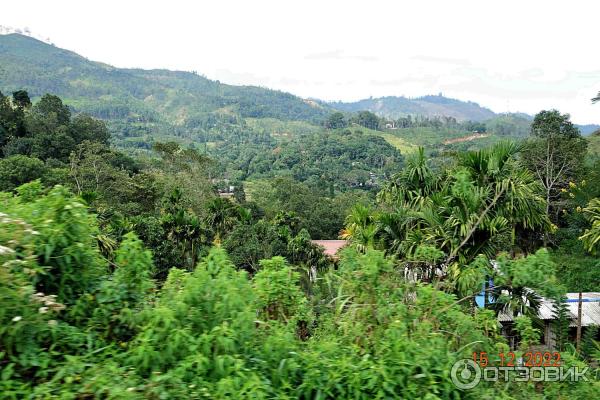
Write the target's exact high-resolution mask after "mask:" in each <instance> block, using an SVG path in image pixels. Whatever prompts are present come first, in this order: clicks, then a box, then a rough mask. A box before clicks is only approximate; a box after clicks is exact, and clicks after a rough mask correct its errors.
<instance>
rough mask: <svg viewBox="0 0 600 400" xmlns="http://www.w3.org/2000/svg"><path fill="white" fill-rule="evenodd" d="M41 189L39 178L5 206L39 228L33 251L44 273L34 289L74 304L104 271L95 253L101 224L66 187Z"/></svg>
mask: <svg viewBox="0 0 600 400" xmlns="http://www.w3.org/2000/svg"><path fill="white" fill-rule="evenodd" d="M41 190H42V189H41V184H40V183H39V181H36V182H32V183H30V184H26V185H23V186H21V187H19V188H18V189H17V191H18V192H19V195H18V196H15V197H12V198H6V197H5V198H4V199H2V208H3V209H4V210H5V212H6V213H7V214H8V215H9V216H11V217H13V218H20V219H23V220H24V221H26V222H27V223H28V224H30V225H31V227H32V228H31V229H32V230H33V231H34V232H36V234H35V241H34V243H35V246H34V249H33V252H34V255H35V257H36V258H37V263H38V264H39V265H40V266H41V268H42V269H43V271H44V272H43V273H40V274H36V276H35V279H34V280H33V284H34V285H35V287H36V289H37V290H38V291H40V292H42V293H44V294H45V295H56V296H57V299H58V301H60V302H62V303H66V304H70V303H72V302H74V301H75V299H76V298H77V297H78V296H79V295H81V294H82V293H83V292H84V291H86V290H88V289H89V288H91V287H92V286H93V285H95V284H96V283H97V280H98V279H99V278H100V277H101V276H102V275H103V273H104V271H105V264H104V261H103V260H102V259H101V257H99V255H98V253H97V245H96V240H95V235H96V234H97V232H98V230H97V229H98V228H97V224H96V222H95V219H94V217H93V216H91V215H89V214H88V213H87V210H86V207H85V205H84V204H83V203H82V202H81V201H80V200H78V199H77V198H75V197H73V196H72V195H71V194H70V193H69V191H68V190H67V189H66V188H64V187H61V186H57V187H55V188H53V189H52V190H50V191H49V192H48V194H46V195H40V192H41Z"/></svg>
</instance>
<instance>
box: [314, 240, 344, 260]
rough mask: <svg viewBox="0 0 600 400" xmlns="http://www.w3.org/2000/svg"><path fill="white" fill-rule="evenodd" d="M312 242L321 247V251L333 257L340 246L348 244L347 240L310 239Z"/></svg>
mask: <svg viewBox="0 0 600 400" xmlns="http://www.w3.org/2000/svg"><path fill="white" fill-rule="evenodd" d="M312 242H313V243H314V244H316V245H318V246H321V247H323V249H324V250H323V252H324V253H325V255H327V256H329V257H334V256H335V255H336V254H337V252H338V251H339V250H340V249H341V248H342V247H344V246H345V245H347V244H348V241H347V240H312Z"/></svg>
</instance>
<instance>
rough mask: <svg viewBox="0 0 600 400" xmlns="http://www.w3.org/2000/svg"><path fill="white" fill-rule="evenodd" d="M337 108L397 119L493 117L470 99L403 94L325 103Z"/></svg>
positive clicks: (482, 118) (465, 119) (491, 112)
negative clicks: (414, 116) (408, 116)
mask: <svg viewBox="0 0 600 400" xmlns="http://www.w3.org/2000/svg"><path fill="white" fill-rule="evenodd" d="M328 104H329V105H330V106H331V107H333V108H336V109H338V110H340V111H346V112H354V111H361V110H367V111H371V112H373V113H375V114H377V115H379V116H381V117H386V118H392V119H397V118H400V117H405V116H407V115H423V116H427V117H435V116H445V117H454V118H456V119H457V120H459V121H468V120H470V121H485V120H487V119H490V118H493V117H495V116H496V113H494V112H493V111H492V110H490V109H488V108H485V107H482V106H480V105H479V104H477V103H474V102H471V101H462V100H457V99H451V98H448V97H444V96H442V95H441V94H440V95H437V96H431V95H429V96H422V97H417V98H408V97H404V96H386V97H378V98H369V99H363V100H359V101H356V102H350V103H346V102H333V103H328Z"/></svg>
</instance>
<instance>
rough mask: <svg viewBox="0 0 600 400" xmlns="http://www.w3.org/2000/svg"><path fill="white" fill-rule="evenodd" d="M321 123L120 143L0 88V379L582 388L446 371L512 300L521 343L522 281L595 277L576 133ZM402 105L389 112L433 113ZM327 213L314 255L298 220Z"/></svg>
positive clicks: (598, 233)
mask: <svg viewBox="0 0 600 400" xmlns="http://www.w3.org/2000/svg"><path fill="white" fill-rule="evenodd" d="M331 121H337V123H338V124H341V125H333V126H332V125H330V126H328V128H329V129H327V130H325V131H323V130H317V131H314V130H313V128H311V127H310V126H306V125H302V124H299V125H298V124H297V125H286V126H293V127H294V129H295V134H294V135H293V137H288V138H285V139H277V141H276V143H273V142H272V140H273V139H272V138H271V137H270V135H264V136H263V137H262V138H261V136H260V135H258V136H257V137H253V136H252V135H250V134H247V136H246V139H245V140H246V142H245V143H246V144H247V145H248V146H246V147H241V146H239V147H240V150H239V151H241V152H242V151H243V152H250V150H249V149H252V151H253V152H254V153H253V155H252V157H246V156H244V155H243V154H242V153H235V151H236V146H234V145H233V143H240V142H239V141H238V142H236V141H235V140H234V139H233V138H234V137H235V134H233V133H231V132H229V133H228V132H227V131H226V130H224V131H222V132H220V133H219V134H221V135H223V138H222V139H223V140H222V141H223V147H220V148H219V149H218V151H216V152H212V153H211V152H208V151H202V150H206V149H202V147H199V148H185V147H182V146H181V145H179V144H177V143H174V142H155V143H154V144H153V145H152V149H150V150H149V151H148V152H145V153H144V154H143V155H141V156H138V157H133V158H132V157H131V156H128V155H126V154H124V153H122V152H121V151H119V150H117V149H115V148H113V147H111V146H110V145H109V136H108V130H107V128H106V127H105V125H104V123H103V122H102V121H99V120H96V119H94V118H92V117H89V116H86V115H84V114H77V115H72V111H71V109H70V108H69V107H67V106H65V105H64V104H63V102H62V100H61V99H60V98H58V97H56V96H53V95H45V96H43V97H42V98H41V99H40V100H38V101H34V102H33V104H32V101H31V100H30V99H29V96H28V94H27V92H24V91H17V92H15V93H13V94H12V96H4V95H0V142H1V143H2V147H1V151H2V153H1V156H2V158H1V159H0V185H1V190H3V191H4V192H3V193H0V210H1V212H2V214H0V274H1V276H2V279H1V280H0V304H1V305H2V306H1V307H0V320H1V324H0V326H1V327H2V328H1V330H0V374H1V376H2V380H1V381H0V391H1V392H2V394H3V397H4V398H23V397H29V398H50V397H60V398H86V397H98V398H305V399H324V398H361V399H371V398H391V397H401V398H428V399H433V398H516V399H521V398H522V399H525V398H527V399H531V398H560V397H562V398H594V393H598V391H599V390H600V387H599V383H598V382H597V381H596V380H594V378H593V377H592V375H593V374H590V376H589V378H590V379H591V381H590V382H581V383H579V384H571V383H568V382H545V383H544V384H543V385H538V384H536V385H534V384H532V383H531V382H520V383H519V382H514V383H512V384H511V385H509V386H506V385H505V384H504V383H500V382H499V383H497V384H491V383H481V384H480V385H479V386H477V387H476V388H475V389H473V390H469V391H464V390H461V389H458V388H457V387H456V386H455V385H454V384H453V383H452V381H451V378H450V376H449V370H450V369H451V367H452V365H453V364H454V363H455V362H456V361H458V360H460V359H463V358H470V357H471V354H472V353H473V352H474V351H478V352H479V351H485V352H487V353H488V354H490V355H491V356H490V357H495V356H494V355H496V354H498V353H500V352H502V351H508V343H507V341H506V339H505V338H504V337H503V336H502V335H500V331H499V327H498V322H497V320H496V316H497V313H499V312H504V313H511V314H512V315H514V316H515V317H517V316H519V318H518V321H517V322H518V323H517V324H516V326H515V329H516V331H517V334H518V335H519V336H520V337H521V339H522V340H521V344H520V346H519V348H518V349H517V350H516V351H517V352H518V354H521V353H522V352H525V351H527V350H528V349H529V348H530V346H531V345H533V344H534V343H535V338H536V337H539V334H540V331H539V326H538V323H539V321H537V317H536V312H535V311H536V304H538V302H539V298H537V297H536V296H545V297H548V298H555V299H560V298H561V296H563V295H564V292H565V291H566V290H570V291H574V290H597V289H598V287H600V275H599V274H598V273H597V271H598V270H599V265H598V259H597V258H595V257H594V256H593V255H592V253H593V252H594V251H596V250H597V249H598V247H599V246H600V225H599V223H600V220H599V218H598V215H599V213H600V203H599V201H598V198H599V196H600V174H599V173H598V171H600V168H598V162H599V161H598V157H597V156H594V153H590V156H589V157H588V158H582V157H577V156H576V155H577V154H580V153H578V152H581V151H585V147H586V146H587V143H588V141H586V140H585V139H583V138H582V137H581V136H580V135H579V132H578V131H577V129H576V128H575V127H573V125H572V124H571V123H570V121H569V119H568V116H566V115H562V114H560V113H558V112H556V111H547V112H542V113H540V114H538V116H536V119H535V120H534V124H533V126H534V128H533V130H532V134H531V136H530V138H529V139H528V140H527V141H525V142H522V143H520V144H515V143H511V142H499V143H496V144H495V145H494V146H492V147H489V148H486V149H482V150H473V151H464V152H459V153H458V154H456V155H454V156H452V155H451V154H446V156H445V157H443V158H439V157H438V158H432V157H434V156H435V154H432V152H431V151H429V152H426V151H425V150H424V149H423V148H415V149H413V150H412V154H411V155H410V156H408V157H407V159H406V160H405V159H404V157H403V156H401V155H400V153H399V152H398V151H397V150H395V149H393V148H392V147H391V146H390V145H389V144H388V143H387V142H386V140H387V139H386V140H384V137H382V136H380V135H381V134H385V132H384V131H383V130H378V129H385V128H381V127H380V126H365V125H369V124H370V123H371V122H370V121H374V119H373V118H372V116H370V115H367V114H363V115H362V116H361V115H356V116H351V117H350V118H349V119H347V118H346V116H344V115H342V118H341V119H340V118H339V116H338V117H335V118H332V119H331ZM245 123H247V124H248V126H249V128H250V129H252V131H254V132H256V131H259V130H260V129H263V128H265V124H268V126H271V127H272V126H273V125H276V124H277V122H276V121H269V120H265V121H252V120H250V121H249V122H245ZM418 123H419V124H421V125H425V126H411V127H406V128H402V129H429V128H431V125H432V124H436V123H437V122H435V121H434V120H427V121H425V120H420V122H418ZM445 124H446V125H445V129H451V128H450V125H453V126H455V129H477V130H482V131H483V129H484V128H485V127H482V126H477V127H475V128H473V127H472V126H471V127H468V128H467V125H463V123H459V122H456V121H453V120H451V119H448V120H446V122H445ZM373 128H374V129H373ZM442 128H444V127H443V126H441V127H438V128H434V129H442ZM238 132H241V131H238ZM298 138H301V139H302V140H300V139H298ZM282 142H285V143H286V145H285V146H282V145H281V143H282ZM272 146H275V147H272ZM274 149H277V150H276V151H274ZM230 153H233V154H234V155H230ZM428 153H429V156H428ZM244 154H246V153H244ZM534 155H536V156H535V157H534ZM549 160H550V161H551V162H552V164H551V166H548V165H544V163H548V162H549ZM561 163H562V164H561ZM561 165H567V166H568V168H567V167H563V168H561ZM402 166H404V167H402ZM540 171H545V172H544V173H545V174H546V175H544V174H543V173H541V172H540ZM232 172H235V174H236V175H235V176H232ZM548 176H550V177H551V178H550V180H549V179H548ZM229 179H231V181H230V180H229ZM234 180H235V182H236V185H235V188H233V191H232V192H231V193H230V191H229V190H225V189H224V187H227V189H230V188H228V186H230V182H233V181H234ZM548 182H552V185H551V186H549V185H548ZM219 191H221V195H219ZM223 191H225V192H226V193H227V197H223V196H222V193H223ZM374 192H378V193H377V196H376V198H375V197H374V196H373V194H374ZM342 228H343V230H342ZM340 231H341V235H342V236H343V237H345V238H346V239H348V240H349V241H350V244H351V245H350V246H349V247H348V248H347V249H346V250H344V252H343V254H342V255H341V259H340V260H339V262H334V261H333V260H331V259H329V258H327V257H325V256H324V254H323V253H322V249H321V248H319V247H317V246H315V245H314V244H312V243H311V237H312V238H335V237H337V235H338V233H339V232H340ZM492 262H494V263H492ZM493 265H495V267H493ZM490 278H491V279H493V281H494V283H495V286H494V287H493V290H489V296H486V297H489V302H488V304H487V307H485V308H478V307H475V306H474V301H473V299H474V296H475V295H476V294H478V293H479V292H480V291H481V288H482V285H483V283H484V282H485V281H487V280H488V279H490ZM533 291H535V292H533ZM563 322H564V320H563ZM563 339H564V340H563ZM563 339H561V342H560V346H561V349H562V351H563V352H562V354H563V358H562V361H563V365H567V366H569V365H579V366H583V365H588V364H589V365H593V360H595V359H597V357H598V355H599V351H598V349H597V348H595V347H594V341H593V339H594V338H593V337H590V338H589V339H586V340H587V342H586V343H588V345H585V346H583V347H582V350H581V351H580V352H579V353H578V352H576V351H575V349H574V348H573V345H572V343H569V342H568V339H567V338H563Z"/></svg>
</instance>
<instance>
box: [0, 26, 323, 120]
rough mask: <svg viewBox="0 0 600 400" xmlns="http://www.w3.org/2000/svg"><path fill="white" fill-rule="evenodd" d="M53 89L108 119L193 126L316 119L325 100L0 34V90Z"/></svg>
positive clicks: (80, 108)
mask: <svg viewBox="0 0 600 400" xmlns="http://www.w3.org/2000/svg"><path fill="white" fill-rule="evenodd" d="M19 89H25V90H27V91H28V92H29V93H30V95H32V96H34V97H35V96H41V95H43V94H45V93H53V94H56V95H58V96H60V97H61V98H63V99H65V100H66V102H67V103H68V104H69V105H70V106H72V107H73V108H74V109H75V110H76V111H84V112H88V113H90V114H92V115H94V116H96V117H100V118H104V119H109V120H121V121H123V120H128V121H135V122H144V123H147V124H153V123H167V124H171V125H174V126H183V125H187V126H188V127H189V126H198V125H201V124H206V123H211V120H213V119H215V118H220V117H222V116H223V115H239V116H241V117H252V118H266V117H268V118H276V119H281V120H302V121H310V122H320V121H321V120H322V119H323V118H324V117H325V116H326V115H327V114H328V113H329V110H328V109H327V107H325V106H323V105H320V104H317V103H315V102H312V101H306V100H304V99H301V98H299V97H297V96H294V95H291V94H289V93H284V92H280V91H275V90H269V89H265V88H261V87H255V86H232V85H226V84H222V83H220V82H218V81H212V80H209V79H206V78H205V77H202V76H200V75H197V74H195V73H191V72H182V71H168V70H141V69H123V68H115V67H112V66H110V65H107V64H103V63H99V62H95V61H90V60H88V59H86V58H84V57H82V56H80V55H78V54H76V53H73V52H71V51H67V50H63V49H60V48H57V47H55V46H53V45H50V44H47V43H44V42H42V41H39V40H36V39H33V38H31V37H28V36H23V35H19V34H9V35H0V90H2V91H3V92H11V91H13V90H19Z"/></svg>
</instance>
